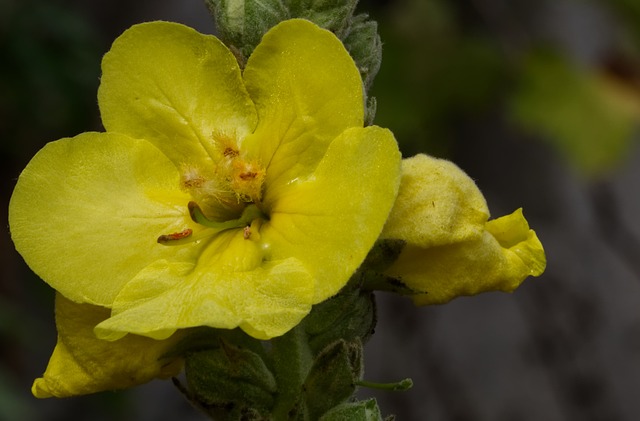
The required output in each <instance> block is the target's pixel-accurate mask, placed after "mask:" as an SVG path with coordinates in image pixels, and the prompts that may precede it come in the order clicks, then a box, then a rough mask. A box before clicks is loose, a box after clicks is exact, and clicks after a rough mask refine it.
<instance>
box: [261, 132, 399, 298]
mask: <svg viewBox="0 0 640 421" xmlns="http://www.w3.org/2000/svg"><path fill="white" fill-rule="evenodd" d="M399 179H400V152H399V151H398V147H397V144H396V141H395V139H394V137H393V134H392V133H391V132H390V131H388V130H386V129H381V128H379V127H375V126H372V127H367V128H364V129H363V128H354V129H349V130H346V131H345V132H344V133H343V134H341V135H340V136H339V137H338V138H336V139H335V140H334V141H333V142H332V143H331V145H330V146H329V149H328V150H327V152H326V155H325V157H324V158H323V160H322V161H321V162H320V164H319V165H318V167H317V168H316V170H315V172H314V173H313V174H311V175H310V176H309V177H307V178H305V179H299V180H296V181H295V182H292V183H290V184H289V185H287V186H286V187H285V186H282V187H281V188H280V189H279V190H278V192H277V193H276V194H274V195H273V196H269V197H268V199H269V198H271V202H268V203H267V206H269V207H270V209H269V215H270V217H271V220H270V221H269V222H268V223H265V225H264V228H263V230H262V231H261V235H262V237H263V238H264V242H265V244H266V248H267V250H268V251H267V253H268V254H269V253H270V256H271V258H274V259H282V258H286V257H295V258H296V259H298V260H300V261H301V262H302V263H303V264H304V265H305V267H306V268H307V269H308V270H309V272H310V273H311V275H312V276H313V277H314V278H315V279H316V292H315V298H314V303H316V302H319V301H322V300H324V299H326V298H328V297H330V296H332V295H333V294H335V293H336V292H338V290H340V288H342V287H343V286H344V285H345V283H346V282H347V280H348V279H349V278H350V277H351V275H352V274H353V273H354V272H355V270H356V269H357V268H358V266H359V265H360V263H362V261H363V259H364V257H365V256H366V255H367V253H368V252H369V250H370V249H371V247H372V246H373V244H374V242H375V241H376V239H377V238H378V236H379V235H380V232H381V230H382V226H383V225H384V222H385V220H386V219H387V216H388V214H389V210H390V209H391V206H392V205H393V201H394V199H395V197H396V194H397V189H398V183H399Z"/></svg>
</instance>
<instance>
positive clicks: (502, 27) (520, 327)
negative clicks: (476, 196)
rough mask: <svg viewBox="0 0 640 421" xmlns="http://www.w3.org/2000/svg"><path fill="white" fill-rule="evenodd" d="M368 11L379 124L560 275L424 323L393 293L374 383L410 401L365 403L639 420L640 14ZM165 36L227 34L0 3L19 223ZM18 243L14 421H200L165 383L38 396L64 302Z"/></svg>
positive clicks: (8, 403) (5, 289)
mask: <svg viewBox="0 0 640 421" xmlns="http://www.w3.org/2000/svg"><path fill="white" fill-rule="evenodd" d="M359 9H360V10H361V11H363V12H367V13H370V14H371V15H372V17H373V18H375V19H376V20H377V21H378V22H379V25H380V33H381V36H382V39H383V42H384V50H383V53H384V56H383V64H382V68H381V71H380V74H379V76H378V78H377V79H376V81H375V82H374V86H373V88H372V91H371V94H372V95H374V96H376V98H377V101H378V114H377V118H376V124H379V125H381V126H384V127H389V128H390V129H391V130H392V131H393V132H394V133H395V134H396V136H397V138H398V141H399V143H400V145H401V149H402V150H403V154H404V155H405V156H410V155H413V154H415V153H418V152H422V153H429V154H432V155H436V156H440V157H445V158H448V159H451V160H453V161H454V162H456V163H457V164H458V165H459V166H460V167H461V168H463V169H464V170H465V171H466V172H467V173H468V174H469V175H470V176H471V177H472V178H473V179H474V180H476V182H477V184H478V186H479V187H480V188H481V190H482V191H483V193H484V194H485V196H486V197H487V200H488V203H489V206H490V209H491V211H492V214H493V216H495V217H497V216H501V215H504V214H507V213H510V212H512V211H513V210H515V209H516V208H519V207H523V208H524V213H525V216H526V217H527V219H528V220H529V222H530V224H531V226H532V227H533V228H534V229H536V231H537V233H538V235H539V237H540V239H541V240H542V242H543V244H544V245H545V248H546V250H547V256H548V269H547V272H546V273H545V274H544V275H543V276H542V277H540V278H535V279H529V280H527V281H525V283H524V284H523V285H522V287H521V288H519V289H518V290H517V291H516V292H515V293H514V294H501V293H489V294H484V295H481V296H477V297H469V298H466V297H465V298H459V299H456V300H454V301H452V302H451V303H449V304H446V305H443V306H434V307H428V308H415V307H413V305H412V304H411V303H410V301H409V300H407V299H405V298H402V297H395V296H390V295H385V294H379V295H378V302H379V322H378V327H377V329H376V334H375V335H374V337H373V338H372V340H371V341H370V342H369V344H368V345H367V347H366V349H365V355H366V375H365V377H366V379H367V380H370V381H377V382H386V381H388V382H392V381H397V380H400V379H402V378H405V377H411V378H413V381H414V388H413V389H412V390H410V391H407V392H375V391H370V390H367V389H363V390H362V391H361V392H360V395H361V396H362V397H366V396H372V395H375V396H376V397H377V399H378V400H379V403H380V406H381V409H382V411H383V413H385V414H391V413H395V414H397V415H398V419H399V420H430V421H432V420H433V421H463V420H470V421H475V420H479V421H482V420H487V421H495V420H497V421H521V420H522V421H529V420H531V421H537V420H545V421H547V420H549V421H555V420H557V421H562V420H569V421H574V420H575V421H582V420H594V421H595V420H603V421H604V420H606V421H617V420H624V421H626V420H628V421H633V420H635V419H637V418H636V417H637V414H640V400H638V399H637V398H636V395H637V391H638V390H640V219H639V218H638V217H637V216H638V215H640V183H639V181H640V150H639V149H638V144H637V137H638V133H637V122H638V120H637V119H638V115H640V114H637V110H636V107H638V109H640V105H638V104H640V99H639V97H638V93H639V92H638V86H640V85H639V82H638V81H639V80H640V78H639V77H638V75H639V74H640V66H639V65H638V63H639V62H640V59H639V57H640V56H639V55H638V51H639V50H638V47H637V46H638V45H640V43H638V39H639V38H638V35H637V34H640V9H639V8H638V7H637V6H635V1H634V0H615V1H614V0H612V1H608V0H601V1H596V0H593V1H586V0H540V1H537V0H471V1H462V0H387V1H374V0H369V1H364V0H362V1H361V3H360V6H359ZM634 13H637V14H634ZM157 19H162V20H171V21H177V22H181V23H185V24H187V25H190V26H192V27H195V28H196V29H198V30H200V31H201V32H206V33H213V32H214V31H215V28H214V25H213V23H212V22H211V19H210V17H209V15H208V12H207V10H206V7H205V6H204V3H203V2H202V1H200V0H188V1H178V0H174V1H169V0H156V1H152V0H143V1H142V0H141V1H136V2H134V3H132V2H125V1H122V0H111V1H103V0H96V1H79V0H67V1H63V0H3V1H2V3H0V160H1V165H0V171H1V172H2V173H1V177H0V194H1V200H2V206H1V207H0V213H1V215H0V216H1V217H2V218H3V220H4V221H6V220H7V213H6V212H7V206H8V201H9V198H10V195H11V191H12V189H13V186H14V184H15V180H16V178H17V177H18V175H19V173H20V171H21V169H22V168H24V166H25V165H26V163H27V162H28V161H29V159H30V158H31V157H32V156H33V155H34V154H35V153H36V151H37V150H38V149H40V148H41V147H42V146H43V145H44V144H45V143H46V142H49V141H52V140H56V139H58V138H61V137H68V136H74V135H76V134H78V133H80V132H83V131H91V130H97V131H100V130H102V127H101V124H100V117H99V112H98V107H97V103H96V90H97V87H98V84H99V77H100V58H101V56H102V54H104V53H105V52H106V51H107V50H108V49H109V45H110V43H111V42H112V41H113V39H114V38H115V37H117V36H118V35H119V34H120V33H121V32H122V31H123V30H124V29H126V28H127V27H129V26H130V25H132V24H134V23H137V22H142V21H150V20H157ZM549 57H551V58H549ZM603 78H604V79H603ZM602 80H606V81H607V82H610V81H613V82H615V83H614V84H610V83H606V84H601V81H602ZM540 81H542V82H540ZM574 81H577V82H576V83H575V84H574V83H573V82H574ZM565 87H566V90H565ZM590 101H591V102H593V103H591V102H590ZM609 113H610V114H609ZM4 227H5V229H4V230H3V234H2V236H0V259H1V261H0V268H1V272H0V276H1V277H0V420H4V419H7V420H11V421H12V420H20V421H22V420H25V421H40V420H47V421H49V420H52V421H53V420H67V419H91V420H143V421H144V420H161V421H164V420H174V419H180V420H202V419H204V417H202V416H201V415H200V414H198V413H197V412H196V411H195V410H193V409H192V408H190V406H189V404H188V403H186V402H185V401H184V399H183V398H182V396H181V395H180V394H179V393H177V391H176V390H175V389H174V387H173V385H171V383H170V382H162V381H155V382H152V383H150V384H148V385H145V386H141V387H139V388H136V389H132V390H130V391H123V392H113V393H103V394H98V395H95V396H86V397H78V398H72V399H64V400H51V399H49V400H37V399H35V398H33V397H32V396H31V394H30V387H31V383H32V381H33V378H34V377H37V376H39V375H40V374H41V373H42V371H43V370H44V368H45V366H46V363H47V360H48V357H49V355H50V352H51V350H52V349H53V346H54V344H55V327H54V321H53V293H52V291H51V290H50V288H49V287H48V286H47V285H46V284H45V283H44V282H42V281H41V280H39V279H38V278H37V277H36V276H35V275H34V274H33V273H31V272H30V270H29V269H28V268H27V267H26V265H25V264H24V262H23V260H22V258H21V257H20V256H19V255H18V254H17V253H16V252H15V250H14V249H13V245H12V242H11V239H10V235H9V232H8V231H9V230H8V227H7V224H6V223H5V225H4Z"/></svg>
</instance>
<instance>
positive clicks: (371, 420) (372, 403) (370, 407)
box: [320, 399, 386, 421]
mask: <svg viewBox="0 0 640 421" xmlns="http://www.w3.org/2000/svg"><path fill="white" fill-rule="evenodd" d="M320 421H382V414H381V413H380V408H378V403H377V402H376V400H375V399H367V400H366V401H357V402H346V403H343V404H342V405H338V406H336V407H334V408H333V409H331V410H330V411H329V412H327V413H326V414H324V415H323V416H322V417H321V418H320ZM385 421H386V420H385Z"/></svg>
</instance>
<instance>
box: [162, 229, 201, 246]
mask: <svg viewBox="0 0 640 421" xmlns="http://www.w3.org/2000/svg"><path fill="white" fill-rule="evenodd" d="M191 234H193V230H192V229H191V228H187V229H186V230H184V231H180V232H174V233H173V234H163V235H161V236H160V237H158V243H160V244H166V243H168V242H170V241H178V240H182V239H184V238H187V237H190V236H191Z"/></svg>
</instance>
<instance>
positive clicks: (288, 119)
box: [242, 19, 364, 194]
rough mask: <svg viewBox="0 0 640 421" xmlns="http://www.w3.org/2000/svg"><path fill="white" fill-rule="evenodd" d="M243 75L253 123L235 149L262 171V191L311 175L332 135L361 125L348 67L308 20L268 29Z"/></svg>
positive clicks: (353, 71)
mask: <svg viewBox="0 0 640 421" xmlns="http://www.w3.org/2000/svg"><path fill="white" fill-rule="evenodd" d="M243 76H244V80H245V84H246V87H247V90H248V91H249V94H250V95H251V98H252V99H253V101H254V103H255V104H256V108H257V112H258V118H259V123H258V126H257V128H256V131H255V133H254V134H253V135H252V136H250V137H248V138H247V139H245V140H244V142H243V143H242V149H244V150H246V151H247V152H248V153H251V154H253V155H255V156H256V157H257V158H258V159H259V160H260V161H261V162H262V164H263V165H264V166H265V167H267V178H266V185H267V189H268V190H270V189H271V190H274V187H275V184H277V183H280V184H286V183H288V182H289V181H291V180H293V179H295V178H297V177H302V176H306V175H308V174H310V173H311V172H313V170H314V168H315V167H316V165H317V164H318V162H320V159H322V155H323V154H324V151H325V150H326V148H327V146H328V145H329V143H330V142H331V141H333V139H334V138H335V137H336V136H338V135H339V134H340V133H342V132H343V131H344V130H345V129H346V128H348V127H362V125H363V121H364V99H363V88H362V81H361V79H360V74H359V72H358V69H357V68H356V65H355V63H354V62H353V60H352V59H351V57H350V56H349V53H348V52H347V51H346V50H345V48H344V46H343V45H342V43H341V42H340V40H339V39H338V38H336V36H335V35H333V34H332V33H331V32H329V31H327V30H324V29H321V28H319V27H318V26H316V25H314V24H312V23H311V22H309V21H306V20H301V19H293V20H288V21H285V22H282V23H280V24H278V25H276V26H275V27H274V28H272V29H271V30H270V31H269V32H268V33H267V34H266V35H265V36H264V37H263V39H262V42H261V43H260V44H259V45H258V46H257V48H256V49H255V50H254V52H253V54H252V55H251V57H250V58H249V60H248V62H247V66H246V68H245V70H244V73H243ZM273 193H276V192H275V191H271V194H273Z"/></svg>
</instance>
